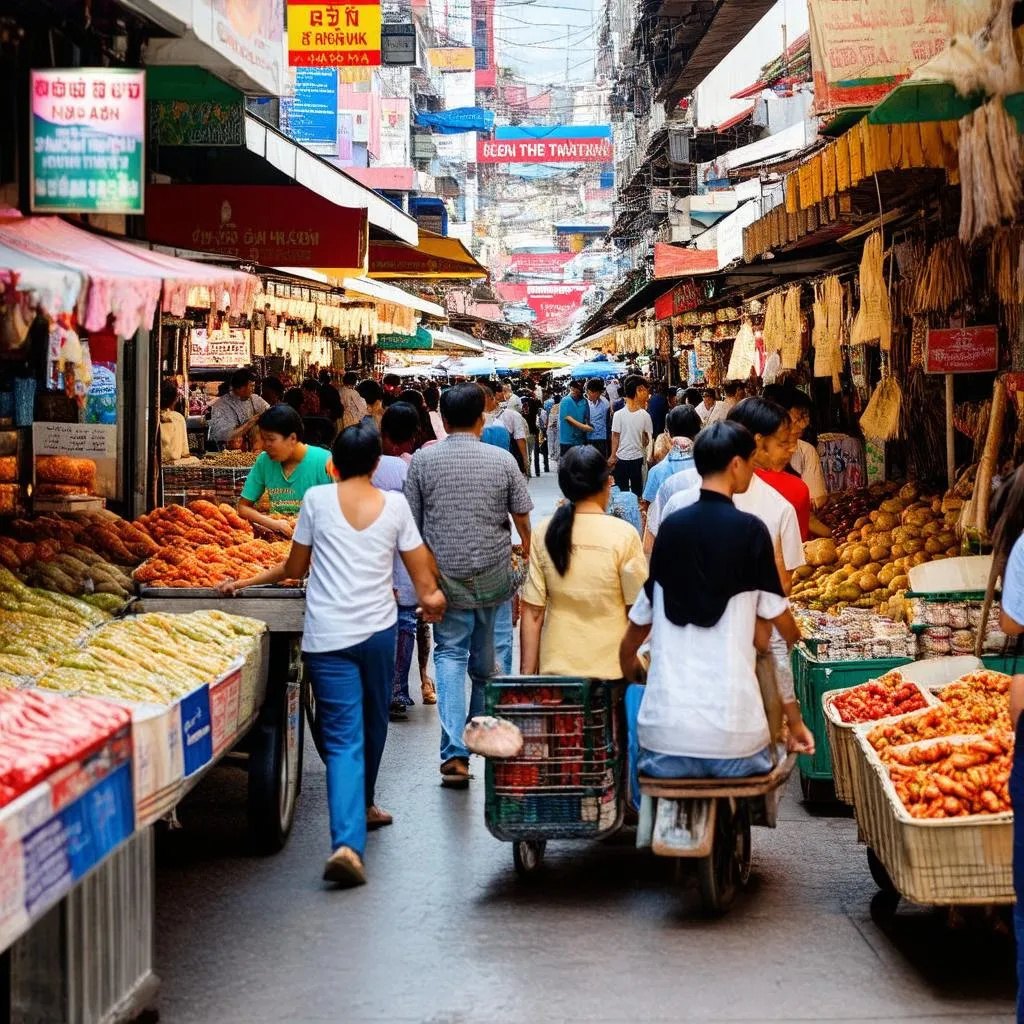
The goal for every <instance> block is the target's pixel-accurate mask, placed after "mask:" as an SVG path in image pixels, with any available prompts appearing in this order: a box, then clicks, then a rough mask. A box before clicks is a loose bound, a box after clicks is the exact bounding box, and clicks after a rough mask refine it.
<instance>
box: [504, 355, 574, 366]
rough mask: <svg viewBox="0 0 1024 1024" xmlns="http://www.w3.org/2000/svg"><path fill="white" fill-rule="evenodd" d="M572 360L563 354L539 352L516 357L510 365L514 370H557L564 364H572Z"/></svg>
mask: <svg viewBox="0 0 1024 1024" xmlns="http://www.w3.org/2000/svg"><path fill="white" fill-rule="evenodd" d="M572 364H573V360H572V359H566V358H565V357H564V356H552V355H545V354H544V353H540V354H538V355H523V356H522V357H521V358H518V359H516V360H515V361H514V362H513V363H512V366H513V368H514V369H516V370H559V369H562V368H564V367H566V366H572Z"/></svg>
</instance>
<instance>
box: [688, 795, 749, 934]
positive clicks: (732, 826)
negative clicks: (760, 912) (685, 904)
mask: <svg viewBox="0 0 1024 1024" xmlns="http://www.w3.org/2000/svg"><path fill="white" fill-rule="evenodd" d="M712 842H713V845H712V847H711V853H710V854H709V855H708V856H707V857H702V858H701V859H700V860H699V861H697V877H698V880H699V882H700V901H701V905H702V907H703V909H704V913H705V914H706V915H707V916H708V917H720V916H721V915H722V914H724V913H725V912H726V911H727V910H728V909H729V907H731V906H732V901H733V899H735V897H736V890H737V888H738V887H739V886H740V885H741V884H742V882H741V879H746V878H749V877H750V821H749V818H747V817H746V815H745V814H744V812H743V809H742V808H738V809H737V811H736V812H735V813H733V811H732V810H731V808H730V807H729V801H728V800H719V801H718V808H717V812H716V814H715V835H714V839H713V841H712Z"/></svg>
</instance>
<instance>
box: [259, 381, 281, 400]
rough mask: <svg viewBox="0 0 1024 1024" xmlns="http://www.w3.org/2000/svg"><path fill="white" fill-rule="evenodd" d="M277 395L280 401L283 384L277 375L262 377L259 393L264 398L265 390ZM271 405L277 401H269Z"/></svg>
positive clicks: (265, 395)
mask: <svg viewBox="0 0 1024 1024" xmlns="http://www.w3.org/2000/svg"><path fill="white" fill-rule="evenodd" d="M268 391H269V392H270V393H271V394H272V395H276V396H277V401H278V402H280V401H281V399H282V398H283V397H284V385H283V384H282V383H281V381H280V380H279V379H278V378H277V377H264V378H263V383H262V384H261V385H260V393H261V394H262V395H263V397H264V398H266V397H267V392H268ZM270 404H271V405H276V404H277V402H271V403H270Z"/></svg>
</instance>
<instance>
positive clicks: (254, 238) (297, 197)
mask: <svg viewBox="0 0 1024 1024" xmlns="http://www.w3.org/2000/svg"><path fill="white" fill-rule="evenodd" d="M146 195H147V204H146V211H147V212H146V237H147V238H148V239H150V240H151V241H153V242H157V243H159V244H161V245H173V246H176V247H178V248H181V249H198V250H200V251H201V252H215V253H220V254H221V255H223V256H231V257H234V258H235V259H240V260H244V261H245V262H249V263H259V264H262V265H264V266H269V267H281V266H284V267H360V266H362V265H363V262H364V259H365V255H366V237H367V231H366V211H365V210H363V209H351V208H349V207H345V206H336V205H335V204H334V203H332V202H331V201H330V200H329V199H325V198H323V196H319V195H317V194H316V193H315V192H311V191H310V190H309V189H307V188H304V187H303V186H301V185H149V186H147V188H146Z"/></svg>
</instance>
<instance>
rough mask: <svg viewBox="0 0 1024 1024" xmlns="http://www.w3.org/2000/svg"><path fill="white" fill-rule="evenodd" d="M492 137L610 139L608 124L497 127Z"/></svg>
mask: <svg viewBox="0 0 1024 1024" xmlns="http://www.w3.org/2000/svg"><path fill="white" fill-rule="evenodd" d="M494 137H495V138H496V139H502V140H508V141H511V140H514V139H529V140H531V141H532V140H535V139H536V140H543V139H610V138H611V137H612V126H611V125H610V124H560V125H499V126H498V127H497V128H495V129H494Z"/></svg>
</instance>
